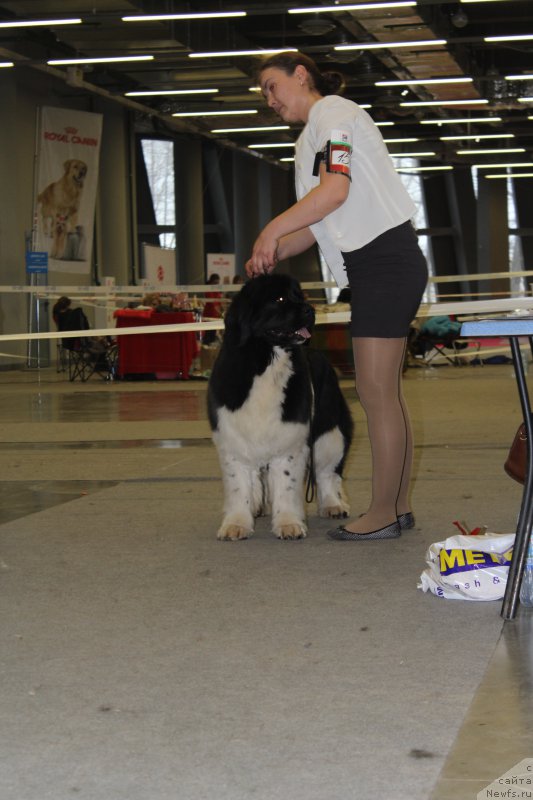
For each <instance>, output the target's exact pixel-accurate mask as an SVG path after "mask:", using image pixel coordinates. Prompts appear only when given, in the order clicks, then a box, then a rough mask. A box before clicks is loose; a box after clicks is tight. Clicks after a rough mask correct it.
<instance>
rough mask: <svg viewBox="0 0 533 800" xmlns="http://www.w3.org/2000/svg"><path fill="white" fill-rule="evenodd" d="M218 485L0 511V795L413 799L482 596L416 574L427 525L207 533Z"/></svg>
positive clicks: (476, 649) (489, 639) (494, 629)
mask: <svg viewBox="0 0 533 800" xmlns="http://www.w3.org/2000/svg"><path fill="white" fill-rule="evenodd" d="M220 490H221V489H220V483H219V482H218V481H215V482H213V481H209V482H206V481H202V480H201V479H199V480H197V481H195V480H190V479H189V480H183V479H181V480H180V479H177V480H176V481H158V480H153V481H146V482H139V481H135V482H131V483H124V484H122V485H120V486H116V487H114V488H110V489H105V490H103V491H101V492H99V493H97V494H94V495H91V496H87V497H82V498H80V499H78V500H74V501H72V502H70V503H67V504H64V505H62V506H61V507H60V508H57V509H49V510H45V511H42V512H40V513H37V514H34V515H32V516H30V517H26V518H25V519H22V520H18V521H16V522H11V523H7V524H5V525H4V526H3V527H2V546H1V556H2V572H1V580H2V584H3V588H2V594H3V600H2V618H3V622H2V629H3V634H2V639H3V648H2V649H3V656H2V673H3V674H2V681H1V686H0V701H1V705H2V709H3V713H2V716H3V724H2V728H1V733H0V742H1V752H2V753H3V757H4V759H3V763H4V766H3V767H0V796H1V797H2V799H3V800H45V799H47V798H51V799H52V798H53V800H66V798H71V797H73V796H79V797H83V798H88V799H89V800H119V798H120V800H122V798H124V800H174V799H175V798H179V800H245V798H246V800H248V798H257V800H277V798H280V800H281V798H283V800H286V799H287V798H291V800H351V798H354V800H378V798H379V800H382V799H383V798H391V799H392V800H417V799H418V798H420V800H422V798H427V797H429V794H430V790H431V787H432V786H433V784H434V782H435V781H436V779H437V776H438V773H439V771H440V768H441V766H442V764H443V760H444V758H445V756H446V754H447V752H448V750H449V748H450V746H451V744H452V742H453V739H454V737H455V735H456V733H457V730H458V728H459V726H460V723H461V720H462V718H463V716H464V714H465V712H466V710H467V707H468V705H469V703H470V701H471V699H472V696H473V694H474V692H475V690H476V687H477V685H478V683H479V681H480V679H481V677H482V675H483V671H484V669H485V666H486V664H487V662H488V659H489V658H490V656H491V654H492V652H493V650H494V648H495V645H496V643H497V640H498V636H499V632H500V630H501V625H502V623H501V619H500V617H499V614H498V607H497V605H496V604H494V603H467V602H465V603H462V602H450V601H443V600H439V599H437V598H434V597H431V596H428V595H424V594H422V593H421V592H420V591H419V590H417V589H416V583H417V580H418V577H419V574H420V572H421V569H423V567H424V563H423V555H424V551H425V546H426V544H429V543H430V541H433V539H434V537H433V535H432V534H431V532H429V533H427V534H424V535H422V534H421V533H420V532H419V531H411V532H408V533H405V534H404V535H403V536H402V538H401V539H400V540H397V541H391V542H388V543H386V546H383V543H379V542H375V543H365V544H364V545H363V544H361V545H359V544H355V545H353V544H350V543H330V542H329V541H328V540H327V539H325V537H324V535H323V534H324V532H325V530H326V529H327V527H328V525H327V522H325V521H316V520H315V521H314V522H313V526H312V531H311V534H310V536H309V538H308V539H307V540H306V541H303V542H278V541H277V540H275V539H274V538H273V537H272V535H271V534H270V533H269V531H268V529H267V523H266V520H261V521H260V522H259V524H258V530H257V532H256V535H255V537H254V538H253V539H251V540H249V541H247V542H242V543H236V544H232V543H220V542H217V541H216V540H215V537H214V527H216V524H217V522H218V508H219V506H220V502H221V495H220ZM198 498H204V499H203V501H202V502H198ZM422 513H423V512H422Z"/></svg>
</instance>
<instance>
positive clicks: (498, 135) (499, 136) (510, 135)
mask: <svg viewBox="0 0 533 800" xmlns="http://www.w3.org/2000/svg"><path fill="white" fill-rule="evenodd" d="M514 136H515V135H514V133H471V134H468V135H464V136H439V139H440V140H441V142H462V141H463V139H465V140H466V139H475V140H476V141H477V140H478V139H514Z"/></svg>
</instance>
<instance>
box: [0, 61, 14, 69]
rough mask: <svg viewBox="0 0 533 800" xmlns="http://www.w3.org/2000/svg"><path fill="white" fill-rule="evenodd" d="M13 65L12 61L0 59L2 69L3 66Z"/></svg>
mask: <svg viewBox="0 0 533 800" xmlns="http://www.w3.org/2000/svg"><path fill="white" fill-rule="evenodd" d="M14 66H15V63H14V61H0V69H2V68H3V67H14Z"/></svg>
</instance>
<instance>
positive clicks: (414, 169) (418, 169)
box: [396, 167, 453, 172]
mask: <svg viewBox="0 0 533 800" xmlns="http://www.w3.org/2000/svg"><path fill="white" fill-rule="evenodd" d="M451 169H453V167H397V168H396V172H430V171H431V172H439V171H442V170H451Z"/></svg>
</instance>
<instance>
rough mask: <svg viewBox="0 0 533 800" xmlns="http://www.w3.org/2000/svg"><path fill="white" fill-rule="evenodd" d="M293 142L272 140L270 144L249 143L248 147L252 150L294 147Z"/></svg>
mask: <svg viewBox="0 0 533 800" xmlns="http://www.w3.org/2000/svg"><path fill="white" fill-rule="evenodd" d="M295 146H296V145H295V144H294V142H273V143H272V144H249V145H248V147H249V148H251V149H252V150H266V149H268V148H275V147H295Z"/></svg>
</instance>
